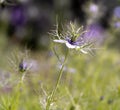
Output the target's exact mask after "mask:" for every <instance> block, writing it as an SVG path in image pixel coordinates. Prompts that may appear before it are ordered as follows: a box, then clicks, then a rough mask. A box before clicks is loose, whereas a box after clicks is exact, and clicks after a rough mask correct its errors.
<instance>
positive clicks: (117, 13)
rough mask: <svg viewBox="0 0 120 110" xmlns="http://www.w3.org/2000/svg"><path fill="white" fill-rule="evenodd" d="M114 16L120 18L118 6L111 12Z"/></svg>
mask: <svg viewBox="0 0 120 110" xmlns="http://www.w3.org/2000/svg"><path fill="white" fill-rule="evenodd" d="M113 14H114V16H115V17H117V18H120V6H118V7H116V8H115V9H114V12H113Z"/></svg>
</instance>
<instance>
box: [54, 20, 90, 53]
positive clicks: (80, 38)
mask: <svg viewBox="0 0 120 110" xmlns="http://www.w3.org/2000/svg"><path fill="white" fill-rule="evenodd" d="M66 29H67V30H65V29H64V30H63V32H61V33H60V34H58V31H59V30H58V28H57V30H55V31H53V33H52V35H53V36H55V37H57V39H54V40H53V41H54V42H56V43H63V44H65V45H66V46H67V47H68V48H69V49H75V50H79V51H81V52H82V53H84V54H87V53H88V52H89V51H90V47H91V46H92V42H89V41H86V40H85V39H84V34H85V33H86V32H87V31H86V30H83V26H81V27H79V28H78V27H77V26H76V24H73V23H71V22H70V24H69V25H68V26H67V28H66Z"/></svg>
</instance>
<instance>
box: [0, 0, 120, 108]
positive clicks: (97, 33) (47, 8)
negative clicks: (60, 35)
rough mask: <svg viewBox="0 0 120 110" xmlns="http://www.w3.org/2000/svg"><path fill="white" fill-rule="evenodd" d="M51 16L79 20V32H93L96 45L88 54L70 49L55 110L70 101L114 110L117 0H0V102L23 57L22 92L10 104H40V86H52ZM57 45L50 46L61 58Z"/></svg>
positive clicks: (119, 77) (119, 34)
mask: <svg viewBox="0 0 120 110" xmlns="http://www.w3.org/2000/svg"><path fill="white" fill-rule="evenodd" d="M56 18H58V23H62V24H65V25H66V22H67V23H69V22H70V21H73V22H74V21H75V22H76V23H77V24H78V25H80V26H82V25H83V26H84V27H85V29H87V30H89V31H88V32H87V33H85V37H86V38H89V39H92V38H95V39H96V43H97V45H98V48H99V49H97V50H96V54H95V55H93V56H91V55H83V54H79V53H78V54H77V53H76V52H73V53H72V52H71V54H70V55H69V60H68V62H66V65H65V68H64V70H63V76H62V79H61V86H60V87H59V90H58V92H56V95H55V101H56V103H57V104H56V105H58V109H56V110H64V109H63V108H64V107H66V109H65V110H80V109H74V104H72V102H73V101H75V104H76V106H80V107H81V108H82V107H83V109H81V110H105V109H108V110H120V0H0V94H2V95H0V107H1V105H2V102H3V105H4V104H6V105H5V106H7V103H8V105H9V101H8V97H7V95H9V96H10V97H11V94H12V95H13V94H15V93H16V91H15V87H16V85H17V84H18V81H19V78H20V75H21V74H18V73H19V72H18V71H19V69H20V68H19V66H20V63H21V62H22V61H23V58H25V64H24V65H25V68H26V66H27V67H31V68H30V70H29V71H28V74H27V75H26V77H25V83H24V85H23V88H20V90H18V91H20V92H21V91H22V92H21V94H22V96H21V98H20V100H19V105H18V106H19V108H20V109H16V110H33V109H34V110H40V104H41V102H43V103H42V104H43V106H45V100H46V96H45V95H44V94H43V92H44V91H46V93H48V94H49V93H50V92H51V91H52V89H53V87H54V85H55V84H56V80H57V76H58V71H59V69H60V68H61V62H59V61H58V59H57V57H56V53H54V52H53V45H52V43H51V39H50V35H49V34H48V32H51V30H53V29H55V24H56ZM60 47H61V45H58V46H56V45H55V48H54V49H56V52H57V54H58V55H59V57H60V58H61V61H63V58H64V53H65V48H60ZM61 49H62V51H61ZM25 50H30V52H28V53H29V55H28V54H27V53H26V51H25ZM21 52H23V53H24V55H23V54H21ZM21 68H22V67H21ZM23 69H24V68H23ZM16 70H17V71H16ZM42 85H43V87H44V88H45V90H43V87H41V86H42ZM66 87H67V88H68V89H69V90H70V93H71V96H72V97H73V101H71V96H70V93H69V94H68V93H67V92H66V90H65V88H66ZM36 91H37V94H36ZM8 93H9V94H8ZM3 94H4V95H3ZM2 96H3V97H4V100H2V98H1V97H2ZM30 96H31V97H30ZM36 96H37V97H36ZM38 96H40V97H39V101H38ZM69 96H70V98H69ZM79 98H80V99H79ZM59 99H60V100H59ZM5 100H6V103H4V102H5ZM100 100H104V101H103V102H102V103H100ZM113 102H114V103H113ZM38 103H39V105H38V106H36V105H37V104H38ZM111 104H113V105H111ZM53 106H54V105H53ZM60 107H62V108H61V109H60ZM2 110H6V109H2ZM7 110H10V109H7ZM41 110H43V109H41ZM54 110H55V109H54Z"/></svg>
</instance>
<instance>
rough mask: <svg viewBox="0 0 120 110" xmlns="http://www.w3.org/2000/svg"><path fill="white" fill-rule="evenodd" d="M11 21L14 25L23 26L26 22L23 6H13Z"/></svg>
mask: <svg viewBox="0 0 120 110" xmlns="http://www.w3.org/2000/svg"><path fill="white" fill-rule="evenodd" d="M11 23H12V24H13V25H14V26H23V25H24V24H25V23H26V15H25V9H24V7H23V6H21V5H20V6H14V7H12V12H11Z"/></svg>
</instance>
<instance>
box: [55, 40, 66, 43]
mask: <svg viewBox="0 0 120 110" xmlns="http://www.w3.org/2000/svg"><path fill="white" fill-rule="evenodd" d="M53 41H54V42H57V43H66V41H65V40H61V39H60V40H57V39H55V40H53Z"/></svg>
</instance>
